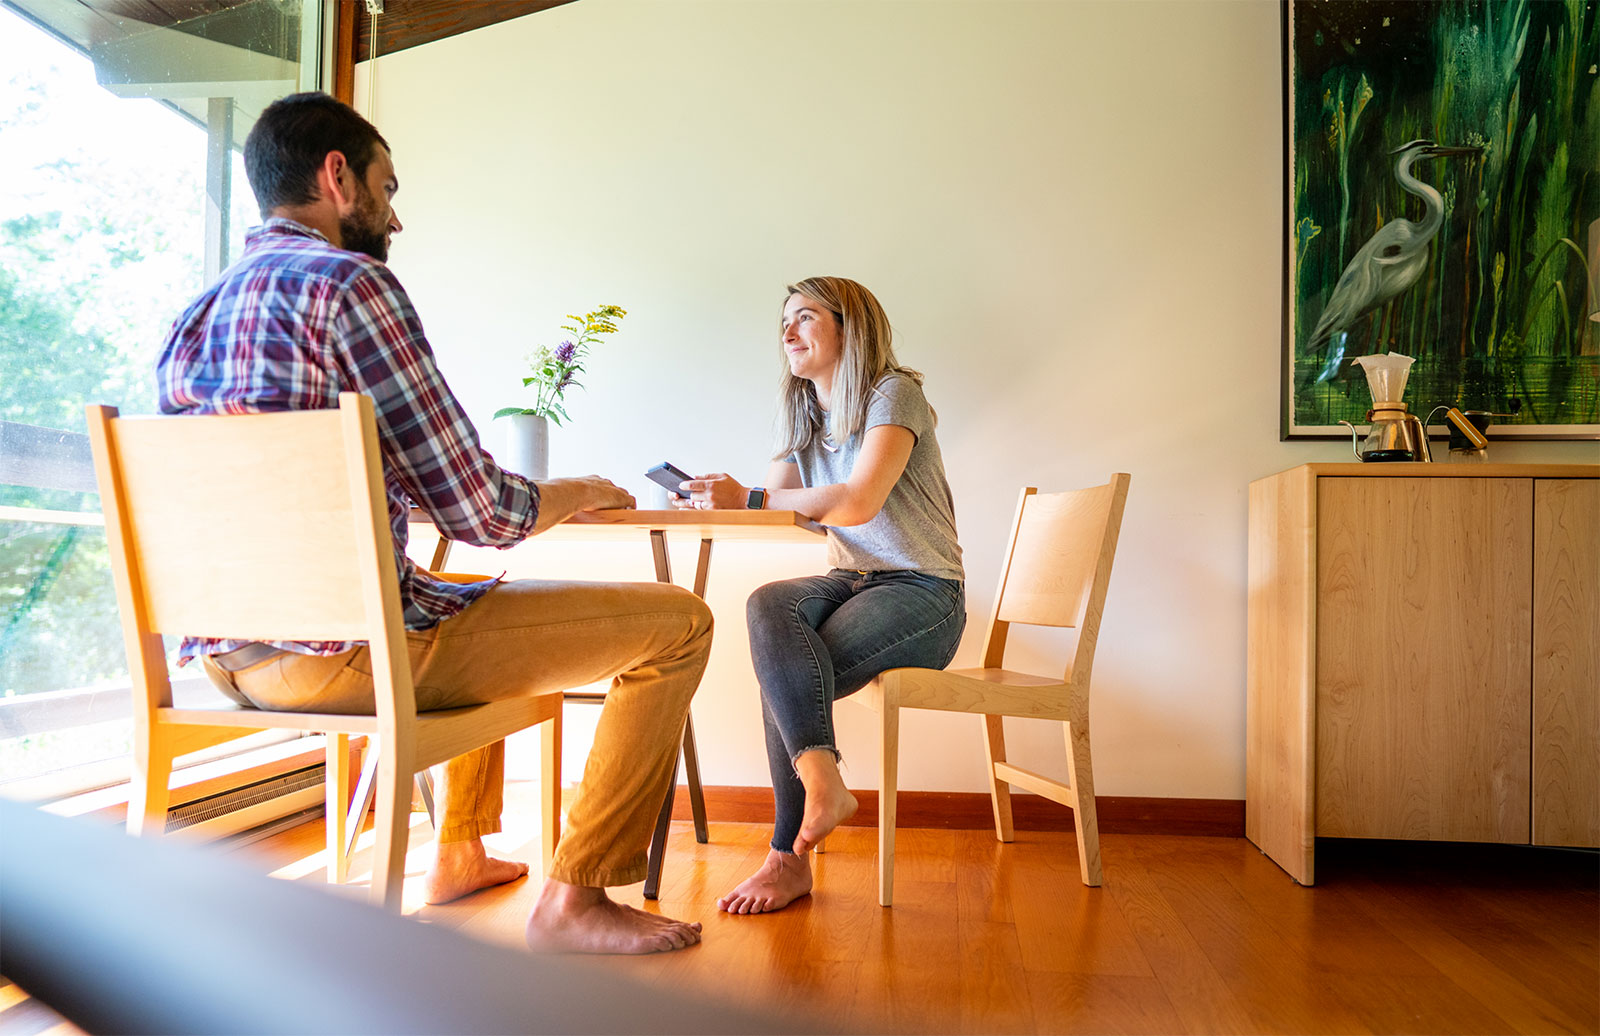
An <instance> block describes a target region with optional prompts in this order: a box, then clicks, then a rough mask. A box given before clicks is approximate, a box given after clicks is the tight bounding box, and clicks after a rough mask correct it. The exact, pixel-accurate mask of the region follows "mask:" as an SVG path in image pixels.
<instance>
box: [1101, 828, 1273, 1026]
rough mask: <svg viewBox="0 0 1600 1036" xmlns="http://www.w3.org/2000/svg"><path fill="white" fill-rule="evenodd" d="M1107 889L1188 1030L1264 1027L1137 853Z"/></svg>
mask: <svg viewBox="0 0 1600 1036" xmlns="http://www.w3.org/2000/svg"><path fill="white" fill-rule="evenodd" d="M1106 891H1107V893H1108V894H1109V895H1110V896H1111V897H1112V899H1113V900H1115V901H1116V903H1117V905H1118V906H1119V907H1120V908H1121V910H1122V915H1123V916H1124V917H1125V918H1127V920H1128V927H1129V928H1130V929H1132V931H1133V935H1134V938H1135V939H1137V940H1138V941H1139V948H1140V949H1141V950H1143V951H1144V955H1145V959H1146V960H1147V961H1149V962H1150V967H1151V970H1152V971H1154V973H1155V975H1156V978H1157V980H1158V981H1159V982H1160V983H1161V989H1162V991H1163V992H1164V993H1165V994H1166V997H1167V1000H1168V1002H1169V1003H1171V1004H1172V1006H1173V1008H1174V1009H1175V1010H1176V1012H1177V1014H1178V1017H1179V1018H1181V1019H1182V1022H1183V1030H1184V1031H1185V1032H1193V1033H1248V1032H1261V1031H1263V1030H1262V1029H1261V1028H1260V1027H1259V1026H1258V1025H1257V1024H1256V1023H1255V1021H1254V1019H1252V1017H1251V1016H1250V1013H1249V1012H1248V1011H1247V1010H1245V1007H1244V1005H1243V1004H1241V1003H1240V1002H1239V999H1238V998H1237V997H1236V996H1234V994H1233V991H1232V990H1231V989H1229V988H1228V982H1227V980H1226V979H1224V978H1223V977H1222V976H1221V975H1220V974H1218V973H1217V970H1216V968H1214V967H1212V965H1211V961H1210V959H1209V958H1208V957H1207V956H1206V953H1205V951H1204V950H1203V949H1201V947H1200V944H1199V943H1197V942H1195V939H1194V936H1193V935H1192V934H1191V933H1190V931H1189V929H1188V928H1187V927H1186V926H1185V925H1184V923H1183V919H1182V918H1181V917H1179V916H1178V913H1177V911H1176V910H1174V909H1173V907H1172V904H1171V903H1169V902H1167V899H1166V897H1165V896H1163V895H1162V894H1161V890H1160V889H1158V888H1156V886H1155V883H1154V882H1152V881H1151V880H1150V875H1149V874H1148V873H1147V872H1146V871H1145V869H1144V865H1143V864H1142V863H1141V862H1140V861H1139V860H1138V859H1137V858H1136V857H1134V856H1133V855H1132V854H1127V855H1126V856H1124V858H1123V859H1122V860H1121V861H1120V865H1119V866H1118V868H1117V880H1116V881H1111V882H1108V883H1107V885H1106Z"/></svg>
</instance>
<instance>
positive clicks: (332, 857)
mask: <svg viewBox="0 0 1600 1036" xmlns="http://www.w3.org/2000/svg"><path fill="white" fill-rule="evenodd" d="M327 738H328V744H327V776H326V778H325V782H324V793H325V794H326V796H327V797H326V799H325V805H324V807H323V814H324V821H323V822H324V824H325V826H326V827H327V838H328V880H329V881H330V882H332V883H333V884H335V885H342V884H344V880H345V878H347V877H349V876H350V857H349V855H348V854H346V853H345V851H344V842H345V837H344V836H345V826H346V825H347V824H348V823H349V822H350V817H349V814H348V813H347V812H346V811H347V810H349V808H350V735H348V734H329V735H327Z"/></svg>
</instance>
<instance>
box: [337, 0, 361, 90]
mask: <svg viewBox="0 0 1600 1036" xmlns="http://www.w3.org/2000/svg"><path fill="white" fill-rule="evenodd" d="M357 8H360V9H361V10H362V11H365V10H366V5H365V4H364V3H362V2H361V0H338V17H337V18H336V19H335V20H334V29H333V96H334V99H335V100H339V101H343V102H344V103H345V104H348V105H352V106H353V105H354V104H355V103H356V40H357V39H358V38H359V36H358V34H357V33H356V9H357Z"/></svg>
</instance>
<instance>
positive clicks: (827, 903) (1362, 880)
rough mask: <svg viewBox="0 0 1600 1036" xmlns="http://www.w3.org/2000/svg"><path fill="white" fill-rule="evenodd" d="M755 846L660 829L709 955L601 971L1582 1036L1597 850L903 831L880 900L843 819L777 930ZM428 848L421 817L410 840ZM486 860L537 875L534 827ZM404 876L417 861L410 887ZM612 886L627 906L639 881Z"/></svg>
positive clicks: (1011, 1029) (1589, 996)
mask: <svg viewBox="0 0 1600 1036" xmlns="http://www.w3.org/2000/svg"><path fill="white" fill-rule="evenodd" d="M518 792H519V789H518V788H517V787H516V785H515V784H513V785H512V786H511V787H510V788H508V793H509V795H508V805H509V806H511V807H512V808H509V809H508V812H507V816H508V820H510V818H512V817H516V816H518V815H527V816H529V817H530V818H531V816H532V815H533V811H532V810H531V809H528V810H523V809H521V808H520V807H518V806H517V804H516V803H517V799H518V798H520V797H521V795H519V794H518ZM522 794H526V791H525V790H523V792H522ZM768 834H769V832H768V831H766V830H764V829H762V828H760V827H758V826H756V825H751V824H717V823H713V824H712V825H711V843H710V844H709V845H696V844H695V842H694V838H693V833H692V831H691V829H690V828H689V825H687V824H683V823H679V824H675V825H674V830H673V833H672V836H671V841H670V843H669V851H668V857H667V867H666V872H665V877H664V880H663V883H662V894H661V900H660V903H659V909H660V910H661V911H663V912H665V913H668V914H672V915H675V916H678V917H682V918H688V919H693V920H699V921H701V922H702V923H703V924H704V925H705V941H704V942H703V943H702V944H701V945H700V946H698V947H696V948H693V949H691V950H687V951H683V952H679V953H674V954H667V955H663V956H657V957H649V958H615V959H608V960H607V962H606V966H608V967H612V968H615V969H616V970H617V971H618V972H619V973H624V974H629V975H633V976H636V977H639V978H642V979H644V980H646V981H649V982H653V983H660V984H662V985H665V986H672V987H676V988H680V989H684V988H687V989H692V990H702V991H704V992H705V994H706V995H707V996H718V997H725V998H727V999H728V1000H731V1001H735V1002H738V1003H740V1004H744V1005H749V1006H754V1007H756V1008H758V1009H763V1010H766V1011H768V1012H771V1013H774V1014H776V1015H777V1016H779V1017H780V1018H785V1017H786V1018H791V1019H794V1023H795V1024H796V1025H803V1024H804V1022H803V1021H801V1019H804V1018H810V1019H813V1020H814V1021H815V1022H818V1023H820V1024H821V1025H822V1026H823V1027H826V1028H832V1029H839V1030H844V1031H851V1032H857V1031H864V1032H937V1033H968V1032H972V1033H1031V1032H1039V1033H1069V1032H1092V1033H1101V1032H1106V1033H1111V1032H1117V1033H1121V1032H1128V1033H1181V1032H1222V1033H1235V1032H1237V1033H1245V1032H1272V1033H1323V1032H1329V1033H1367V1032H1371V1033H1511V1032H1517V1033H1555V1032H1573V1033H1595V1032H1597V1031H1600V945H1597V944H1600V894H1597V872H1600V862H1597V860H1600V858H1597V857H1596V855H1594V854H1592V853H1585V852H1565V851H1558V850H1529V849H1525V848H1522V849H1517V848H1508V847H1462V846H1445V845H1430V844H1402V843H1365V842H1363V843H1347V842H1328V841H1324V842H1322V843H1319V846H1318V854H1317V874H1318V877H1319V879H1320V880H1319V884H1318V885H1317V886H1316V887H1315V888H1311V889H1307V888H1301V887H1299V886H1297V885H1296V884H1295V883H1294V882H1293V881H1291V880H1290V879H1289V878H1288V877H1287V876H1286V875H1285V874H1284V873H1283V871H1281V870H1279V869H1278V867H1277V866H1276V865H1274V864H1273V863H1272V862H1271V861H1270V860H1268V859H1267V858H1266V857H1264V856H1262V855H1261V854H1260V853H1259V852H1258V851H1257V850H1256V849H1255V847H1254V846H1252V845H1251V844H1250V843H1249V842H1247V841H1245V840H1243V839H1229V838H1196V837H1177V836H1158V835H1106V836H1104V837H1103V839H1102V854H1103V857H1104V864H1105V880H1106V883H1105V886H1104V887H1103V888H1100V889H1088V888H1085V887H1084V886H1083V885H1082V884H1080V883H1079V880H1078V864H1077V858H1076V850H1075V843H1074V841H1073V838H1072V836H1071V835H1070V834H1056V833H1028V832H1019V833H1018V835H1017V841H1016V842H1014V843H1012V844H1010V845H1002V844H1000V843H999V842H997V841H995V839H994V837H993V834H992V833H991V832H987V831H932V830H902V831H901V832H900V838H899V843H900V850H899V854H898V867H897V885H896V903H895V906H894V907H893V908H891V909H887V910H886V909H882V908H880V907H879V906H878V905H877V901H876V884H875V881H876V879H875V856H874V854H875V849H876V832H875V831H874V830H872V829H869V828H850V829H844V830H841V831H839V832H836V833H835V835H834V836H833V837H832V838H830V839H829V844H828V852H827V854H826V855H824V856H821V857H818V858H817V859H816V864H817V874H818V886H817V892H816V893H815V894H814V895H813V896H812V897H810V898H809V899H807V900H803V901H802V902H800V903H798V904H796V905H795V906H793V907H791V908H790V909H788V910H785V911H783V912H781V913H778V914H775V915H768V916H753V917H730V916H728V915H725V914H720V913H718V912H717V910H716V907H715V901H716V899H717V897H718V896H720V895H722V894H723V893H724V892H726V891H727V890H728V889H729V888H731V887H732V886H733V884H735V883H736V882H737V881H738V880H739V879H740V878H742V877H743V876H744V875H745V874H746V873H748V872H749V871H751V870H752V869H753V868H754V867H755V865H756V863H757V862H758V861H759V860H760V859H761V858H762V856H763V855H764V853H765V851H766V845H765V843H766V839H767V837H768ZM321 837H322V835H321V827H320V824H310V825H305V826H302V827H300V828H297V829H295V830H292V831H289V832H285V833H283V834H280V835H277V836H274V837H273V838H272V839H270V840H267V841H263V842H260V843H257V844H255V845H253V846H251V847H249V848H247V849H243V850H239V851H240V852H241V853H248V854H249V855H251V856H253V857H255V858H257V859H259V860H260V862H261V865H262V866H263V868H264V869H269V870H276V871H277V872H278V873H279V874H280V875H281V876H283V877H285V878H289V879H292V880H299V881H307V882H320V881H322V880H323V872H322V870H321V863H322V861H321V856H320V853H319V851H318V850H319V847H320V839H321ZM428 837H429V830H428V828H427V825H426V822H425V821H424V820H422V819H421V818H420V817H419V818H418V822H417V824H416V826H415V827H414V828H413V844H414V845H415V846H418V847H419V848H421V847H423V846H424V844H425V842H426V841H427V839H428ZM491 848H492V849H494V850H496V851H498V852H500V853H502V854H508V855H514V856H517V857H519V858H522V859H526V860H529V861H533V862H534V865H535V868H537V861H538V858H539V853H538V844H537V842H536V840H535V839H534V835H533V832H532V830H531V828H530V829H528V830H525V831H524V830H508V831H506V832H503V833H502V834H501V835H498V836H494V837H493V838H492V839H491ZM425 861H426V851H425V848H422V851H418V852H415V853H414V854H413V858H412V859H411V861H410V862H409V864H408V873H409V874H411V875H412V876H415V875H418V874H420V873H421V869H422V866H423V865H424V863H425ZM409 884H411V885H415V884H416V882H410V883H409ZM536 888H537V886H536V883H534V882H529V881H521V882H517V883H515V884H513V885H510V886H506V887H504V888H501V889H495V890H490V891H486V892H483V893H480V894H478V895H476V896H473V897H469V898H468V899H467V900H465V901H462V902H459V903H455V904H450V905H447V906H443V907H423V908H418V907H416V906H414V905H413V903H412V900H411V899H410V898H409V896H408V906H407V910H408V912H413V913H415V914H416V915H417V916H418V917H420V918H421V919H422V920H425V921H427V922H428V923H432V924H438V925H444V926H448V927H451V928H455V929H459V930H460V931H463V932H465V933H468V934H470V935H472V936H474V937H477V938H480V939H484V940H487V941H491V942H496V943H503V944H505V945H508V946H518V945H520V940H521V930H522V922H523V919H524V917H525V916H526V914H527V911H528V907H529V905H530V903H531V901H532V897H533V895H534V893H535V891H536ZM351 891H352V894H354V893H355V892H356V891H357V890H355V889H352V890H351ZM407 891H408V894H409V895H410V896H414V895H415V889H412V888H408V890H407ZM618 895H619V898H623V899H625V900H626V901H629V902H632V903H634V904H636V905H643V904H644V900H643V899H642V897H641V887H640V886H638V885H635V886H630V887H628V888H625V889H621V890H618ZM656 908H657V906H656V905H648V906H647V909H656ZM11 988H12V989H14V987H11ZM8 1015H9V1016H11V1018H9V1019H8V1017H7V1016H8ZM30 1017H34V1018H35V1019H36V1021H35V1022H34V1023H33V1024H28V1025H26V1026H18V1025H16V1024H11V1023H13V1022H21V1021H23V1016H22V1015H13V1012H12V1011H11V1010H6V1011H4V1012H3V1013H0V1032H3V1033H7V1034H10V1036H20V1034H21V1033H23V1032H24V1031H27V1032H38V1031H45V1030H47V1029H48V1028H49V1027H48V1026H47V1025H41V1024H39V1023H38V1022H37V1012H35V1013H34V1014H33V1015H31V1016H30ZM62 1031H71V1030H62Z"/></svg>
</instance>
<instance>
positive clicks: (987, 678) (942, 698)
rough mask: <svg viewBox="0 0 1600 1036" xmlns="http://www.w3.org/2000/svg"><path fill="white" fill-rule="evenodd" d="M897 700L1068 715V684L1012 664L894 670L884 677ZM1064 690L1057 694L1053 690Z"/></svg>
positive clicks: (995, 711) (926, 705) (1023, 713)
mask: <svg viewBox="0 0 1600 1036" xmlns="http://www.w3.org/2000/svg"><path fill="white" fill-rule="evenodd" d="M878 680H879V681H880V683H881V685H882V686H883V688H884V690H883V693H885V694H887V695H890V696H892V699H893V700H894V701H895V703H896V704H898V705H901V706H908V707H911V708H917V709H937V710H941V711H944V712H973V713H984V714H989V715H1004V716H1025V717H1034V718H1038V719H1067V718H1069V717H1068V714H1067V702H1068V698H1067V688H1068V684H1067V683H1066V682H1065V681H1062V680H1059V679H1052V678H1051V677H1048V676H1034V675H1032V674H1031V673H1018V672H1014V671H1013V670H1010V669H890V670H888V671H887V672H885V673H883V674H881V675H880V676H879V677H878ZM1057 688H1059V689H1060V692H1061V693H1060V694H1059V695H1051V694H1049V693H1041V692H1049V691H1050V690H1052V689H1057Z"/></svg>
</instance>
